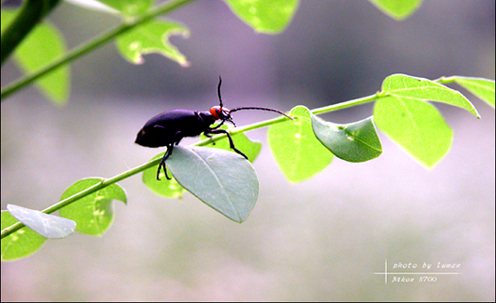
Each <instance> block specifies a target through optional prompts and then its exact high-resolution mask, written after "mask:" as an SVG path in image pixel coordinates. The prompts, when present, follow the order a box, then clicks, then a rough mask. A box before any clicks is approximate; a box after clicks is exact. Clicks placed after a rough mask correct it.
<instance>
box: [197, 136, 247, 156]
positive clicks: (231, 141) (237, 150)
mask: <svg viewBox="0 0 496 303" xmlns="http://www.w3.org/2000/svg"><path fill="white" fill-rule="evenodd" d="M208 134H226V136H227V139H229V146H230V147H231V149H232V150H234V151H235V152H236V153H238V154H240V155H241V156H243V157H245V159H246V160H248V157H247V156H246V155H245V154H244V153H243V152H242V151H240V150H239V149H237V148H236V147H235V146H234V141H233V139H232V137H231V134H230V133H229V132H228V131H227V130H225V129H210V130H209V131H208ZM205 136H207V132H205ZM210 136H211V135H210ZM207 137H208V136H207Z"/></svg>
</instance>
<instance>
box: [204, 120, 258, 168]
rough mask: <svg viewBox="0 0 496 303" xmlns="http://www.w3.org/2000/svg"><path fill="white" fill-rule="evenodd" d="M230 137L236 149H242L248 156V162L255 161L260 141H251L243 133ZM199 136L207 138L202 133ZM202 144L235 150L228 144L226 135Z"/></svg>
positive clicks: (224, 126)
mask: <svg viewBox="0 0 496 303" xmlns="http://www.w3.org/2000/svg"><path fill="white" fill-rule="evenodd" d="M220 128H221V129H228V127H227V126H226V125H222V126H221V127H220ZM231 137H232V139H233V142H234V146H236V148H237V149H239V150H240V151H242V152H243V153H244V154H245V155H246V156H247V157H248V160H249V161H250V162H253V161H255V159H256V158H257V157H258V155H259V154H260V151H261V150H262V143H260V142H258V141H257V142H254V141H251V140H250V139H249V138H248V137H247V136H246V135H245V134H244V133H235V134H232V135H231ZM200 138H201V139H202V140H204V139H207V136H205V135H203V134H202V135H201V136H200ZM203 146H206V147H213V148H219V149H223V150H227V151H232V152H235V151H234V150H232V149H231V147H230V145H229V139H227V137H224V138H222V139H219V140H216V141H215V142H210V143H207V144H206V145H203Z"/></svg>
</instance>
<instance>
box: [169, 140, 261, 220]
mask: <svg viewBox="0 0 496 303" xmlns="http://www.w3.org/2000/svg"><path fill="white" fill-rule="evenodd" d="M167 166H168V167H169V169H170V171H171V172H172V174H173V175H174V177H175V178H176V180H177V181H178V182H179V184H181V185H182V186H183V187H184V188H185V189H187V190H188V191H189V192H191V193H192V194H193V195H195V196H196V197H197V198H198V199H200V200H201V201H203V202H204V203H205V204H207V205H208V206H210V207H212V208H213V209H215V210H216V211H218V212H220V213H221V214H223V215H224V216H226V217H228V218H229V219H231V220H233V221H236V222H239V223H241V222H243V221H245V220H246V219H247V218H248V216H249V215H250V213H251V211H252V210H253V207H255V203H256V202H257V199H258V178H257V174H256V173H255V169H254V168H253V166H252V165H251V163H250V162H249V161H247V160H246V159H245V158H243V157H242V156H240V155H238V154H236V153H232V152H228V151H225V150H222V149H217V148H208V147H198V146H197V147H191V148H187V147H182V146H176V147H174V152H173V153H172V155H171V156H170V158H169V159H168V160H167Z"/></svg>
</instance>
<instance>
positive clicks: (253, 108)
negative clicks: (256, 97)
mask: <svg viewBox="0 0 496 303" xmlns="http://www.w3.org/2000/svg"><path fill="white" fill-rule="evenodd" d="M240 110H264V111H268V112H275V113H279V114H281V115H283V116H286V117H288V118H289V119H291V120H294V118H293V117H290V116H288V115H286V114H285V113H283V112H282V111H280V110H277V109H273V108H266V107H237V108H233V109H231V110H230V111H229V113H232V112H237V111H240Z"/></svg>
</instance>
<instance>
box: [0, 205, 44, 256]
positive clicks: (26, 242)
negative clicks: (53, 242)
mask: <svg viewBox="0 0 496 303" xmlns="http://www.w3.org/2000/svg"><path fill="white" fill-rule="evenodd" d="M1 216H2V224H1V226H2V230H3V229H5V228H7V227H9V226H12V225H14V224H15V223H17V222H19V221H18V220H17V219H16V218H14V217H13V216H12V215H11V214H10V212H8V211H5V210H3V211H2V214H1ZM46 240H47V239H46V238H45V237H42V236H40V235H39V234H38V233H36V232H34V231H33V230H32V229H30V228H29V227H26V226H25V227H23V228H21V229H20V230H18V231H16V232H14V233H12V234H10V235H9V236H7V237H5V238H3V239H2V261H13V260H17V259H20V258H24V257H27V256H29V255H31V254H33V253H35V252H36V251H38V250H39V249H40V248H41V247H42V246H43V244H44V243H45V241H46Z"/></svg>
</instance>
